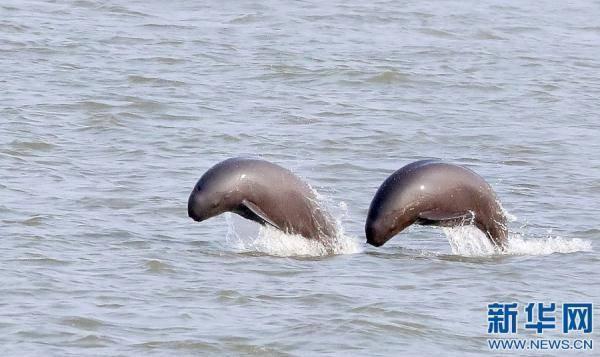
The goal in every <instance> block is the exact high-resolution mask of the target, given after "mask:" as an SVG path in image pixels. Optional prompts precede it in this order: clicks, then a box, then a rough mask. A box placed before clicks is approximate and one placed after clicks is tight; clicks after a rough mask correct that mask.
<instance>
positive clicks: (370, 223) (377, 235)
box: [365, 220, 387, 247]
mask: <svg viewBox="0 0 600 357" xmlns="http://www.w3.org/2000/svg"><path fill="white" fill-rule="evenodd" d="M384 231H385V230H382V225H381V223H380V222H379V221H377V220H367V223H366V225H365V235H366V236H367V243H369V244H370V245H372V246H375V247H381V246H382V245H383V244H384V243H385V242H386V241H387V239H385V237H383V234H382V233H383V232H384Z"/></svg>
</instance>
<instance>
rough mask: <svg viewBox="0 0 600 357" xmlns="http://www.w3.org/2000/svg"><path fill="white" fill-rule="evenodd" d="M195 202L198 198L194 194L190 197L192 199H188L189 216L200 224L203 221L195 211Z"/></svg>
mask: <svg viewBox="0 0 600 357" xmlns="http://www.w3.org/2000/svg"><path fill="white" fill-rule="evenodd" d="M195 200H196V196H195V195H194V193H193V192H192V194H191V195H190V198H189V199H188V216H190V218H191V219H193V220H194V221H196V222H200V221H202V219H201V218H200V216H198V215H197V214H196V212H195V211H194V202H195Z"/></svg>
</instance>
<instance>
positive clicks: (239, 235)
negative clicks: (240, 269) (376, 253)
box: [226, 213, 364, 257]
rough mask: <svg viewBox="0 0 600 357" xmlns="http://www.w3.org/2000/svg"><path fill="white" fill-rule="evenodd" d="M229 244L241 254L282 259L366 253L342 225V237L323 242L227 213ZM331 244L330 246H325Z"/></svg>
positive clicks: (340, 233) (339, 226) (340, 230)
mask: <svg viewBox="0 0 600 357" xmlns="http://www.w3.org/2000/svg"><path fill="white" fill-rule="evenodd" d="M226 221H227V243H228V244H229V245H230V246H232V247H233V249H235V250H236V251H238V252H256V253H264V254H268V255H274V256H280V257H293V256H313V257H319V256H326V255H332V254H355V253H360V252H362V251H363V250H364V248H363V245H362V244H360V243H359V241H358V240H357V239H355V238H353V237H349V236H346V235H344V233H343V229H341V225H340V224H339V221H338V222H337V223H338V236H337V237H335V238H333V239H330V240H328V241H327V242H321V241H317V240H314V239H307V238H304V237H303V236H301V235H299V234H286V233H284V232H281V231H280V230H278V229H275V228H273V227H270V226H260V225H258V224H256V223H254V222H251V221H247V220H244V219H243V218H241V217H238V216H236V215H233V214H229V213H228V214H226ZM325 243H327V244H325Z"/></svg>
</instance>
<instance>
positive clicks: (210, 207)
mask: <svg viewBox="0 0 600 357" xmlns="http://www.w3.org/2000/svg"><path fill="white" fill-rule="evenodd" d="M238 171H239V170H237V167H236V166H235V164H233V165H231V162H230V163H229V164H228V161H224V162H222V163H220V164H217V165H215V166H214V167H212V168H211V169H210V170H208V171H207V172H206V173H205V174H204V175H202V177H201V178H200V180H198V182H197V183H196V186H194V189H193V190H192V193H191V194H190V198H189V199H188V215H189V216H190V218H192V219H193V220H195V221H197V222H202V221H204V220H206V219H209V218H211V217H215V216H218V215H220V214H221V213H225V212H231V211H233V210H235V209H236V208H237V207H238V206H239V205H240V204H241V202H242V200H243V199H244V198H243V197H242V193H241V190H240V181H241V179H242V178H243V174H242V173H240V172H238Z"/></svg>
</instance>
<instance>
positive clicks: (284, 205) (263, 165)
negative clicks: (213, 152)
mask: <svg viewBox="0 0 600 357" xmlns="http://www.w3.org/2000/svg"><path fill="white" fill-rule="evenodd" d="M224 212H233V213H237V214H239V215H240V216H242V217H244V218H246V219H249V220H252V221H255V222H258V223H260V224H262V225H266V224H268V225H271V226H273V227H276V228H278V229H279V230H281V231H283V232H285V233H290V234H300V235H302V236H304V237H305V238H309V239H318V240H322V241H325V240H327V239H326V238H328V237H329V238H333V237H335V236H336V234H337V229H336V225H335V223H334V220H333V219H332V218H331V216H330V215H329V214H328V213H327V212H326V211H325V210H323V209H322V208H321V206H320V205H319V202H318V200H317V198H316V196H315V193H314V191H313V190H312V189H311V188H310V186H309V185H308V184H306V183H305V182H304V181H302V180H301V179H300V178H299V177H298V176H296V175H294V174H293V173H292V172H291V171H289V170H287V169H285V168H283V167H281V166H279V165H276V164H273V163H271V162H268V161H264V160H258V159H247V158H231V159H227V160H225V161H222V162H220V163H218V164H216V165H215V166H213V167H212V168H210V169H209V170H208V171H207V172H206V173H205V174H204V175H202V177H201V178H200V180H198V183H196V186H195V187H194V190H193V191H192V193H191V194H190V198H189V200H188V215H189V216H190V217H191V218H192V219H194V220H195V221H198V222H201V221H203V220H206V219H208V218H211V217H214V216H217V215H219V214H221V213H224Z"/></svg>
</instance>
